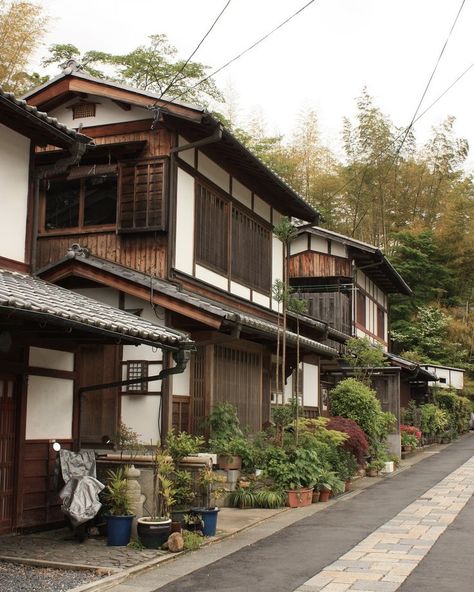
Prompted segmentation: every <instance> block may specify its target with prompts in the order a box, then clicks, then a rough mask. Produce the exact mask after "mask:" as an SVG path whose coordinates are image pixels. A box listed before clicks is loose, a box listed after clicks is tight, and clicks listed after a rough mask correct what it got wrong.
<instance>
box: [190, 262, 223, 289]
mask: <svg viewBox="0 0 474 592" xmlns="http://www.w3.org/2000/svg"><path fill="white" fill-rule="evenodd" d="M196 277H197V278H198V279H199V280H202V281H203V282H206V283H208V284H211V285H212V286H216V287H217V288H220V289H221V290H227V289H228V287H229V286H228V281H227V278H226V277H224V276H223V275H220V274H218V273H215V272H214V271H211V270H210V269H206V268H205V267H202V266H201V265H196Z"/></svg>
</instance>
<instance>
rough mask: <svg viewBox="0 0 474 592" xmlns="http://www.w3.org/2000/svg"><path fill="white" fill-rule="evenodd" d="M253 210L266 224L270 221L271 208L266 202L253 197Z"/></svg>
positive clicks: (255, 196)
mask: <svg viewBox="0 0 474 592" xmlns="http://www.w3.org/2000/svg"><path fill="white" fill-rule="evenodd" d="M253 210H254V212H255V213H256V214H258V215H259V216H260V217H261V218H263V219H264V220H266V221H267V222H270V221H271V207H270V205H269V204H267V202H266V201H263V199H261V198H260V197H258V195H254V197H253Z"/></svg>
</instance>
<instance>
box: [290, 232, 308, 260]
mask: <svg viewBox="0 0 474 592" xmlns="http://www.w3.org/2000/svg"><path fill="white" fill-rule="evenodd" d="M307 249H308V236H307V235H306V234H302V235H301V236H298V237H297V238H295V240H294V241H292V243H291V245H290V255H296V254H297V253H302V252H303V251H306V250H307Z"/></svg>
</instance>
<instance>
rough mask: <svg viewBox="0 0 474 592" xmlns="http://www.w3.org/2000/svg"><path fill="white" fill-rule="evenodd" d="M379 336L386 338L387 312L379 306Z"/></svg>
mask: <svg viewBox="0 0 474 592" xmlns="http://www.w3.org/2000/svg"><path fill="white" fill-rule="evenodd" d="M377 337H380V339H384V340H385V313H384V311H383V309H382V308H380V307H379V306H377Z"/></svg>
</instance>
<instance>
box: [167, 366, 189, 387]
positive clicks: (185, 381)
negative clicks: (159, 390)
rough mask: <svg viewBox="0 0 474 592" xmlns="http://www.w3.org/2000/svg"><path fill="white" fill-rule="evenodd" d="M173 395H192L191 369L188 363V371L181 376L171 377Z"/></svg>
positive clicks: (174, 375)
mask: <svg viewBox="0 0 474 592" xmlns="http://www.w3.org/2000/svg"><path fill="white" fill-rule="evenodd" d="M171 378H172V381H173V385H172V392H173V395H189V394H190V393H191V368H190V363H189V362H188V364H187V366H186V369H185V371H184V372H181V374H173V375H172V376H171Z"/></svg>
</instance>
